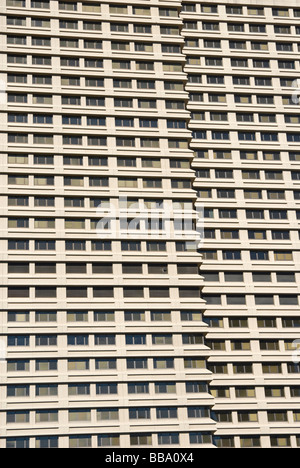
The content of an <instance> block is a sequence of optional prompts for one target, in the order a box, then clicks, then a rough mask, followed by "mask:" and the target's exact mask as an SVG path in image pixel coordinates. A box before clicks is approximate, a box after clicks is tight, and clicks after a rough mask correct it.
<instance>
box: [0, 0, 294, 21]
mask: <svg viewBox="0 0 300 468" xmlns="http://www.w3.org/2000/svg"><path fill="white" fill-rule="evenodd" d="M6 6H8V7H17V8H25V6H26V0H7V1H6ZM58 6H59V9H61V10H69V11H77V9H78V8H79V7H80V4H79V3H77V2H76V1H73V2H69V1H68V2H64V1H59V2H58ZM92 6H94V10H93V12H99V13H100V12H101V4H100V3H93V4H91V3H83V4H82V11H91V10H90V8H92ZM102 6H103V5H102ZM31 8H40V9H49V8H50V1H49V0H31ZM182 8H183V11H184V12H186V13H196V12H197V4H193V3H183V5H182ZM199 8H200V10H199V12H200V11H201V12H202V13H207V14H217V13H218V9H219V6H218V5H208V4H201V5H200V6H199ZM220 8H222V10H223V7H221V6H220ZM109 12H110V13H111V14H119V15H127V14H136V15H141V16H147V15H149V16H150V15H151V8H150V7H148V6H145V5H143V6H142V7H135V6H133V5H128V6H125V5H122V4H121V5H109ZM292 12H293V15H294V16H295V17H296V18H298V17H300V10H299V9H297V8H294V9H289V8H272V15H273V16H275V17H277V16H279V17H284V18H285V17H289V16H290V13H292ZM159 13H160V16H167V17H168V16H171V17H178V16H179V15H178V9H177V8H160V9H159ZM223 13H224V12H223V11H222V14H223ZM226 14H227V15H243V14H248V15H254V16H263V15H264V14H265V9H264V7H252V6H251V7H242V6H236V5H234V6H232V5H229V6H226Z"/></svg>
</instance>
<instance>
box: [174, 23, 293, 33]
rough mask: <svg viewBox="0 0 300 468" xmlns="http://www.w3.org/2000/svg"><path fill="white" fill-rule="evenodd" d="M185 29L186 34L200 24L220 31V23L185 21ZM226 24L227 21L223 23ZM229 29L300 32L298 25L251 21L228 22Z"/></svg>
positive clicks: (231, 30) (206, 29)
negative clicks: (247, 22) (246, 22)
mask: <svg viewBox="0 0 300 468" xmlns="http://www.w3.org/2000/svg"><path fill="white" fill-rule="evenodd" d="M183 24H184V29H185V30H186V31H185V35H186V34H187V32H188V31H191V30H192V31H200V30H201V29H200V26H202V31H212V32H220V30H221V28H220V24H221V23H218V22H212V21H209V22H208V21H204V20H202V22H201V21H187V20H185V21H184V23H183ZM223 24H226V23H223ZM227 30H228V32H235V33H244V32H245V33H248V32H250V33H253V34H267V33H268V34H270V35H271V34H272V35H273V34H278V35H290V34H293V35H295V34H296V35H298V34H300V27H299V26H297V25H295V26H294V25H292V26H290V25H286V24H278V25H277V24H274V25H273V24H268V25H266V24H263V23H258V24H255V23H250V24H245V23H244V22H238V23H234V22H229V23H227Z"/></svg>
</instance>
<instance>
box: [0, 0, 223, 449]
mask: <svg viewBox="0 0 300 468" xmlns="http://www.w3.org/2000/svg"><path fill="white" fill-rule="evenodd" d="M179 12H180V2H179V1H158V0H157V1H156V0H154V1H151V3H150V2H149V1H146V0H145V1H132V2H130V3H129V4H128V2H127V1H124V0H118V1H114V0H110V1H107V2H106V1H101V2H100V1H96V0H86V1H79V2H78V1H57V0H43V1H38V0H7V1H5V2H2V5H1V7H0V13H1V61H2V62H1V63H2V67H1V74H0V80H1V81H0V84H1V86H2V88H1V98H3V99H2V101H1V187H2V194H1V226H2V227H1V233H2V236H1V237H2V240H1V260H2V261H1V273H2V283H1V316H0V317H1V319H0V320H1V322H0V323H1V345H2V346H1V350H2V351H3V353H4V351H5V352H6V356H3V355H2V356H1V358H2V361H1V363H0V366H1V376H0V379H1V380H0V382H1V388H0V395H1V397H0V399H1V412H0V445H1V447H2V448H5V447H7V448H15V447H16V448H27V447H29V448H48V447H49V448H54V447H59V448H67V447H70V448H77V447H80V448H84V447H141V446H152V447H164V446H167V447H168V446H179V445H180V446H189V445H193V446H208V447H210V446H212V432H213V430H214V427H215V422H214V421H213V420H212V419H211V417H210V407H211V406H212V402H213V397H212V396H211V394H210V393H209V391H208V383H209V381H210V378H211V373H210V372H209V371H208V370H207V369H206V362H205V361H206V356H207V347H206V346H205V344H204V335H205V333H206V331H207V328H208V327H207V325H206V324H205V323H204V322H203V320H202V312H203V309H204V301H203V299H201V296H200V290H201V288H202V283H203V281H202V278H201V277H200V276H199V264H200V262H201V256H200V254H197V251H196V247H197V245H196V243H195V242H196V241H197V235H195V224H196V220H197V213H196V211H195V207H194V202H195V200H196V192H195V191H194V190H193V189H192V182H193V180H194V171H193V170H192V169H191V161H192V158H193V152H192V150H191V149H190V148H189V141H190V137H191V132H190V131H189V130H188V129H187V122H188V120H189V112H188V111H187V110H186V103H187V101H188V95H187V92H186V91H185V83H186V75H185V73H184V71H183V67H184V65H185V58H184V56H183V54H182V46H183V44H184V40H183V38H182V36H181V35H180V32H181V27H182V20H181V19H180V17H179ZM4 357H6V360H5V359H4Z"/></svg>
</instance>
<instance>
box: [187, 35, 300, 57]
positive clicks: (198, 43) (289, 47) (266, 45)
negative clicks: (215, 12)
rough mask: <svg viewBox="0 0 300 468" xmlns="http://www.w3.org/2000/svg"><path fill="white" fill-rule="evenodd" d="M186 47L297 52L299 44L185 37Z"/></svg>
mask: <svg viewBox="0 0 300 468" xmlns="http://www.w3.org/2000/svg"><path fill="white" fill-rule="evenodd" d="M185 45H186V47H191V48H197V49H198V48H202V47H204V49H221V48H222V47H224V48H225V47H228V46H229V49H233V50H248V51H251V50H255V51H256V50H261V51H265V52H266V51H269V49H270V50H273V51H275V50H277V51H278V52H295V53H296V52H299V47H300V44H299V43H297V42H295V43H294V42H279V41H278V42H277V41H276V42H273V41H270V40H269V41H258V40H256V41H246V40H229V41H225V40H222V41H221V40H220V39H203V42H202V39H194V38H189V37H187V38H186V39H185Z"/></svg>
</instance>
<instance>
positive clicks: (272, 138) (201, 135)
mask: <svg viewBox="0 0 300 468" xmlns="http://www.w3.org/2000/svg"><path fill="white" fill-rule="evenodd" d="M265 118H266V119H267V118H268V116H266V117H265ZM236 135H237V138H238V140H239V141H248V142H252V141H258V142H260V141H261V142H272V143H274V142H279V141H280V139H282V140H286V141H287V142H288V143H300V133H283V132H282V133H280V134H279V133H278V132H251V131H246V132H242V131H240V132H229V131H227V130H210V131H206V130H199V131H197V130H196V131H194V132H193V138H194V140H207V139H212V140H222V141H225V140H226V141H227V140H228V141H229V140H233V139H235V138H234V137H235V136H236ZM65 138H67V137H65ZM283 142H284V141H283Z"/></svg>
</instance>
